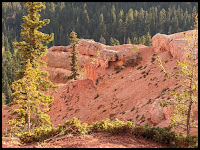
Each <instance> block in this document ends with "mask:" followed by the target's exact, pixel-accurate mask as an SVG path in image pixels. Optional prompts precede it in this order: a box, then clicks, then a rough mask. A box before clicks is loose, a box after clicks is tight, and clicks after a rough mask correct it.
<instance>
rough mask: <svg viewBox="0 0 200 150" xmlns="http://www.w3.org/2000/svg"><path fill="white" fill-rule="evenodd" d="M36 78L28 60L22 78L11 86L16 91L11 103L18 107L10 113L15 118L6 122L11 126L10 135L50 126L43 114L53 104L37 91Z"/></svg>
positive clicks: (49, 98)
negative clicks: (15, 116)
mask: <svg viewBox="0 0 200 150" xmlns="http://www.w3.org/2000/svg"><path fill="white" fill-rule="evenodd" d="M38 78H39V73H38V72H37V70H36V69H34V68H33V67H32V64H31V63H30V59H28V61H27V64H26V66H25V68H24V77H23V78H22V79H19V80H17V81H15V82H13V84H12V86H11V87H12V89H13V90H15V91H16V92H14V93H13V94H12V96H13V97H14V98H13V101H14V103H15V104H17V105H18V106H19V108H17V109H14V110H13V111H12V115H17V118H16V119H12V120H9V121H8V124H9V125H11V126H12V127H11V130H10V133H12V134H13V135H15V136H20V135H21V134H22V133H23V132H24V131H27V132H29V133H34V132H35V130H39V129H45V128H49V127H51V126H52V124H51V122H50V117H49V115H47V114H45V112H47V111H48V110H49V108H48V106H49V105H50V104H51V103H52V102H53V98H52V97H51V96H46V95H44V94H42V93H41V92H39V91H38V90H37V86H36V85H37V84H36V83H37V80H38ZM41 106H42V107H43V111H41V108H40V107H41Z"/></svg>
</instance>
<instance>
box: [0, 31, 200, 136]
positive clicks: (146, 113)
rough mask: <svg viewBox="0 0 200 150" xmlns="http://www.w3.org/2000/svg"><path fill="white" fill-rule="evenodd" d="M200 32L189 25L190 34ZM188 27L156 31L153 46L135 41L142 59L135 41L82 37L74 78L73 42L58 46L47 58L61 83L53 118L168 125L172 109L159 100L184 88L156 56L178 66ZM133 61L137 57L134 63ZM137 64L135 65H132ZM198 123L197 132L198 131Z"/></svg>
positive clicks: (56, 120) (55, 79) (58, 120)
mask: <svg viewBox="0 0 200 150" xmlns="http://www.w3.org/2000/svg"><path fill="white" fill-rule="evenodd" d="M192 33H196V31H195V30H191V31H186V34H187V35H191V34H192ZM183 37H184V36H183V32H181V33H175V34H172V35H163V34H156V35H155V36H154V37H153V38H152V46H150V47H147V46H144V45H135V46H136V47H137V48H138V51H139V53H140V57H141V58H142V60H140V61H139V62H138V61H137V57H136V53H134V52H133V51H132V45H131V44H124V45H119V46H107V45H103V44H101V43H98V42H95V41H94V40H88V39H81V40H80V41H79V44H78V47H77V50H78V52H79V54H78V58H79V59H78V60H79V62H78V63H79V67H80V68H81V69H82V75H81V78H80V79H79V80H77V81H68V80H67V78H66V76H67V75H69V74H70V73H71V71H70V66H69V63H70V59H69V58H68V56H69V54H70V51H71V49H70V46H54V47H51V48H49V51H48V53H47V55H46V56H45V57H43V58H42V60H43V61H45V62H47V68H46V69H45V70H46V71H48V72H49V74H50V77H49V79H50V80H51V81H52V82H54V83H55V84H57V85H59V88H58V92H57V93H56V92H54V91H52V90H50V91H49V92H48V94H50V95H52V96H54V103H53V104H52V105H51V109H50V111H49V112H48V113H49V115H50V116H51V121H52V123H53V124H54V125H55V126H57V125H58V124H63V123H64V122H65V121H66V120H70V119H72V118H73V117H77V118H79V119H80V120H81V121H82V122H86V123H91V122H94V121H100V120H103V119H105V118H110V119H111V120H114V118H118V119H120V120H125V121H127V120H130V121H133V122H135V123H136V124H142V125H143V124H146V123H150V124H151V125H154V126H160V127H164V126H168V125H169V118H170V115H171V114H170V112H171V111H170V109H168V108H162V107H161V106H160V104H159V102H160V101H161V100H163V99H170V98H172V97H170V95H169V92H171V91H173V90H179V89H180V86H181V84H180V81H178V80H175V79H173V78H171V79H168V78H166V77H165V76H164V74H163V73H162V72H161V70H160V68H159V67H158V62H157V61H156V56H157V55H159V56H160V57H161V58H162V61H163V62H165V67H166V70H170V71H174V70H176V69H177V65H176V60H177V59H178V60H182V59H183V58H184V57H185V56H186V53H185V51H184V46H185V44H184V43H185V41H184V39H183ZM130 62H131V63H130ZM130 64H131V65H130ZM10 109H12V107H11V108H9V107H8V106H3V108H2V121H3V123H2V132H3V131H4V130H5V129H6V127H7V125H6V124H5V122H6V121H7V120H8V118H10V117H11V116H9V112H10ZM193 119H196V120H197V119H198V107H197V106H196V108H194V116H193ZM197 133H198V131H197V130H196V129H192V134H197Z"/></svg>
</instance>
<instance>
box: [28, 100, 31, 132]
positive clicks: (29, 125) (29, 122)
mask: <svg viewBox="0 0 200 150" xmlns="http://www.w3.org/2000/svg"><path fill="white" fill-rule="evenodd" d="M28 102H29V100H28ZM27 109H28V116H27V117H28V119H27V120H28V132H29V133H30V129H31V117H30V104H28V107H27Z"/></svg>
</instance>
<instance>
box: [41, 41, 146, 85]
mask: <svg viewBox="0 0 200 150" xmlns="http://www.w3.org/2000/svg"><path fill="white" fill-rule="evenodd" d="M140 46H141V45H140ZM131 47H132V44H124V45H119V46H108V45H104V44H101V43H98V42H95V41H94V40H90V39H80V40H79V42H78V45H77V51H78V65H79V68H82V70H84V74H85V75H84V76H83V78H88V79H91V80H92V81H93V82H94V83H95V81H96V80H97V78H98V77H100V76H101V75H102V74H103V72H104V70H105V69H107V68H109V65H110V62H115V63H116V65H119V66H122V65H123V64H126V63H127V61H134V60H135V59H136V56H135V54H134V53H133V52H132V51H131V50H130V48H131ZM143 47H145V46H143ZM71 50H72V49H71V47H70V46H53V47H51V48H49V50H48V52H47V55H46V56H44V57H43V58H42V60H43V61H45V62H46V63H47V69H45V70H46V71H48V72H49V74H50V77H49V79H50V80H51V81H52V82H54V83H66V82H67V79H66V76H68V75H69V74H70V71H69V70H70V61H71V60H70V58H69V55H70V52H71Z"/></svg>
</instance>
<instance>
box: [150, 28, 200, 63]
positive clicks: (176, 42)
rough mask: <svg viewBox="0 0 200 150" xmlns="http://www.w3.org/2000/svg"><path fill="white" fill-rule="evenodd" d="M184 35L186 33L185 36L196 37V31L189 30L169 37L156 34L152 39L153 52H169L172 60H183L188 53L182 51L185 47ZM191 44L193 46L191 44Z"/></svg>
mask: <svg viewBox="0 0 200 150" xmlns="http://www.w3.org/2000/svg"><path fill="white" fill-rule="evenodd" d="M184 33H186V35H187V36H191V35H192V34H197V35H198V31H197V30H189V31H185V32H180V33H174V34H171V35H165V34H160V33H158V34H156V35H155V36H153V37H152V45H153V47H154V51H155V52H156V53H160V52H163V51H170V53H171V54H172V56H173V58H175V59H178V60H184V59H185V58H186V57H187V55H188V53H187V52H186V51H185V50H184V47H185V46H186V40H185V38H184ZM191 44H193V42H192V43H191ZM191 46H192V45H191Z"/></svg>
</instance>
